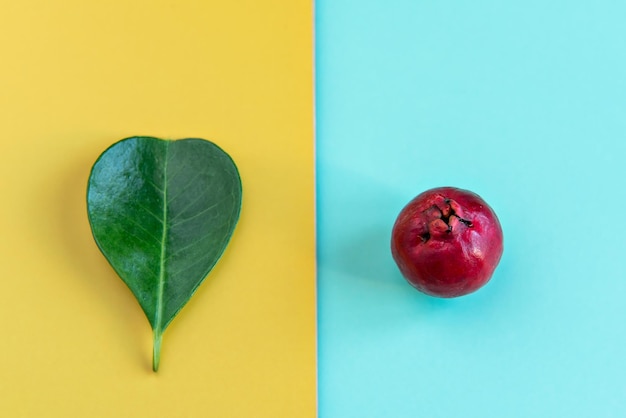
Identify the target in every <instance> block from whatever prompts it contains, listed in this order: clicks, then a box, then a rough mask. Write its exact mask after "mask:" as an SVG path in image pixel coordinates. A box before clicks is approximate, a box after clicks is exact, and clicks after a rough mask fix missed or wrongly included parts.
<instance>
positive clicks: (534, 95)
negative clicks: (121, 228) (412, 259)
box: [0, 0, 626, 418]
mask: <svg viewBox="0 0 626 418" xmlns="http://www.w3.org/2000/svg"><path fill="white" fill-rule="evenodd" d="M625 20H626V5H625V4H623V3H622V2H619V1H608V0H601V1H596V2H588V1H569V2H566V1H560V0H557V1H552V2H540V1H532V0H531V1H517V0H514V1H509V2H497V1H483V0H480V1H474V2H469V1H462V2H451V1H438V2H432V1H409V0H394V1H388V2H383V1H379V0H362V1H348V0H336V1H330V0H317V1H316V4H312V2H311V1H287V0H268V1H244V0H235V1H230V2H217V1H190V0H183V1H178V2H174V1H165V0H158V1H127V2H123V1H110V2H106V3H90V2H87V3H85V2H79V1H71V0H63V1H58V2H44V1H41V0H32V1H24V2H8V1H2V2H0V128H2V132H3V139H2V146H3V151H2V152H1V153H0V176H1V178H2V180H1V181H0V185H1V189H0V190H1V192H2V204H0V228H1V229H0V231H1V232H0V254H1V257H2V258H1V259H0V261H1V262H0V318H1V319H0V325H1V327H0V331H1V334H0V336H1V338H0V415H1V416H7V417H71V416H90V417H109V416H120V417H143V416H146V417H147V416H153V417H154V416H164V417H205V416H212V417H237V418H238V417H253V418H256V417H260V418H265V417H268V418H270V417H271V418H274V417H277V418H282V417H285V418H291V417H296V418H299V417H314V416H320V417H322V418H347V417H355V418H361V417H372V418H378V417H392V418H395V417H397V418H408V417H429V418H430V417H441V418H448V417H470V418H473V417H481V418H484V417H490V418H491V417H494V418H495V417H503V416H506V417H528V416H545V417H621V416H623V415H624V414H626V380H625V378H624V375H625V374H626V360H624V359H625V358H626V349H625V348H624V344H625V343H626V329H625V326H624V318H625V317H626V303H624V295H625V294H626V275H625V274H624V268H623V265H624V260H626V255H625V252H624V245H623V240H624V235H626V227H625V226H624V225H625V223H624V222H623V221H622V207H623V206H625V205H626V190H625V177H626V170H625V169H624V158H625V157H626V55H625V53H624V51H626V25H624V21H625ZM314 58H315V59H314ZM130 135H152V136H160V137H165V138H182V137H189V136H194V137H204V138H207V139H211V140H213V141H215V142H217V143H218V144H220V146H222V147H223V148H224V149H225V150H227V151H228V152H229V153H230V154H231V155H232V156H233V158H234V160H235V161H236V162H237V164H238V166H239V169H240V171H241V174H242V180H243V184H244V207H243V212H242V218H241V222H240V224H239V226H238V228H237V231H236V233H235V235H234V237H233V241H232V243H231V245H230V246H229V248H228V250H227V252H226V254H225V255H224V257H223V258H222V260H221V261H220V263H219V265H218V267H217V268H216V269H215V270H214V271H213V272H212V273H211V275H210V277H209V278H208V279H207V281H206V282H205V283H204V284H203V285H202V287H201V288H200V290H199V291H198V292H197V294H196V295H195V296H194V298H193V299H192V301H191V302H190V303H189V304H188V305H187V306H186V307H185V308H184V309H183V311H182V312H181V314H180V315H179V316H178V317H177V318H176V319H175V320H174V322H173V323H172V325H171V327H170V328H169V329H168V331H167V332H166V334H165V336H164V342H163V344H164V346H163V353H162V359H161V361H162V364H161V366H162V367H161V370H160V371H159V374H158V375H154V374H153V373H152V372H151V371H150V361H151V358H150V356H151V335H150V329H149V325H148V323H147V321H146V319H145V318H144V316H143V313H142V312H141V309H140V308H139V306H138V305H137V303H136V301H135V300H134V299H133V298H132V295H131V294H130V292H129V291H128V290H127V289H126V287H125V286H124V284H123V283H122V282H121V281H120V280H119V279H118V278H117V277H116V276H115V274H114V272H113V271H112V269H111V268H110V267H109V266H108V265H107V263H106V261H105V260H104V258H103V257H102V255H101V254H100V253H99V252H98V249H97V247H96V246H95V243H94V242H93V239H92V238H91V235H90V231H89V226H88V223H87V218H86V214H85V187H86V181H87V176H88V173H89V169H90V167H91V165H92V164H93V162H94V161H95V159H96V158H97V156H98V155H99V153H100V152H102V151H103V150H104V149H105V148H106V147H108V146H109V145H110V144H111V143H113V142H115V141H117V140H119V139H121V138H124V137H127V136H130ZM441 185H453V186H458V187H463V188H468V189H471V190H473V191H475V192H477V193H479V194H480V195H482V196H483V197H484V198H485V199H486V200H487V201H488V202H489V203H490V204H491V205H492V206H493V208H494V209H495V210H496V212H497V213H498V215H499V217H500V220H501V222H502V225H503V229H504V234H505V253H504V257H503V259H502V262H501V264H500V266H499V268H498V270H497V271H496V274H495V276H494V278H493V280H492V282H490V283H489V284H488V285H487V286H486V287H485V288H484V289H482V290H480V291H479V292H477V293H475V294H473V295H470V296H467V297H463V298H460V299H457V300H438V299H434V298H430V297H427V296H424V295H421V294H419V293H418V292H416V291H415V290H413V289H412V288H411V287H410V286H409V285H407V284H406V283H405V282H404V280H403V279H402V277H401V276H400V274H399V272H398V271H397V269H396V268H395V266H394V263H393V260H392V259H391V255H390V253H389V249H388V246H389V236H390V231H391V226H392V225H393V222H394V220H395V216H396V215H397V213H398V212H399V211H400V209H401V208H402V207H403V205H404V204H405V203H406V202H408V200H410V199H411V198H412V197H413V196H415V195H416V194H418V193H420V192H421V191H423V190H425V189H428V188H430V187H435V186H441Z"/></svg>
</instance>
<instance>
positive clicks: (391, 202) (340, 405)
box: [316, 0, 626, 418]
mask: <svg viewBox="0 0 626 418" xmlns="http://www.w3.org/2000/svg"><path fill="white" fill-rule="evenodd" d="M316 18H317V27H316V37H317V38H316V41H317V42H316V52H317V57H316V59H317V73H316V76H317V108H316V110H317V149H318V159H317V161H318V163H317V168H318V187H317V192H318V250H319V261H318V269H319V278H318V299H319V301H318V305H319V323H318V327H319V401H320V417H322V418H345V417H359V418H367V417H371V418H379V417H394V418H408V417H429V418H435V417H440V418H450V417H463V418H474V417H476V418H478V417H480V418H496V417H504V416H506V417H520V418H521V417H529V416H545V417H548V416H549V417H573V416H577V417H583V416H589V417H590V416H593V417H617V416H622V415H624V413H625V412H626V397H625V396H624V395H626V383H625V381H624V378H623V376H624V374H625V373H626V363H625V362H624V358H625V357H626V349H625V348H624V347H625V346H626V344H625V343H626V329H625V328H624V321H623V318H624V317H626V303H624V293H625V292H626V281H625V280H624V277H625V274H624V267H623V264H624V263H623V260H624V245H623V237H624V235H625V234H626V226H624V225H625V224H624V222H622V221H621V207H622V206H624V205H625V204H626V191H625V189H624V178H625V177H626V170H625V169H624V158H625V157H626V119H625V118H624V115H625V114H626V59H625V58H624V54H623V53H622V51H623V50H624V42H625V41H626V26H624V24H623V22H624V18H626V5H624V3H621V2H614V1H599V2H582V1H574V2H571V1H568V2H565V1H556V2H540V1H523V2H522V1H512V2H511V1H510V2H496V1H473V2H468V1H466V2H449V1H444V2H423V1H409V0H404V1H403V0H398V1H393V2H382V1H373V0H364V1H359V2H353V1H347V0H339V1H326V0H318V2H317V11H316ZM438 186H455V187H461V188H464V189H469V190H472V191H474V192H476V193H478V194H479V195H480V196H481V197H483V198H484V199H485V200H486V201H487V202H488V203H489V205H491V206H492V208H493V209H494V210H495V212H496V214H497V215H498V217H499V219H500V222H501V223H502V229H503V231H504V254H503V257H502V261H501V262H500V265H499V267H498V268H497V269H496V271H495V274H494V276H493V278H492V280H491V281H490V282H489V283H488V284H487V285H486V286H485V287H483V288H482V289H480V290H478V291H477V292H476V293H473V294H471V295H469V296H464V297H462V298H458V299H449V300H448V299H446V300H444V299H436V298H432V297H429V296H425V295H423V294H421V293H419V292H417V291H416V290H414V289H413V288H412V287H411V286H410V285H409V284H407V283H406V281H405V280H404V279H403V278H402V276H401V274H400V272H399V270H398V268H397V267H396V265H395V263H394V261H393V259H392V257H391V251H390V240H391V229H392V226H393V222H394V221H395V219H396V216H397V215H398V213H399V212H400V210H401V209H402V208H403V207H404V205H405V204H406V203H408V202H409V200H411V199H412V198H413V197H415V196H416V195H417V194H419V193H421V192H423V191H425V190H427V189H430V188H432V187H438Z"/></svg>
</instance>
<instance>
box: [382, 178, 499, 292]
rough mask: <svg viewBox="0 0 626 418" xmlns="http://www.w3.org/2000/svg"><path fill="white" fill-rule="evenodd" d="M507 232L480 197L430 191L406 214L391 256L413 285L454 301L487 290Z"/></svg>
mask: <svg viewBox="0 0 626 418" xmlns="http://www.w3.org/2000/svg"><path fill="white" fill-rule="evenodd" d="M502 249H503V247H502V228H501V227H500V222H499V221H498V218H497V217H496V214H495V213H494V212H493V210H492V209H491V208H490V207H489V205H488V204H487V203H486V202H485V201H484V200H483V199H482V198H481V197H480V196H478V195H477V194H475V193H472V192H470V191H467V190H462V189H456V188H453V187H440V188H436V189H431V190H427V191H425V192H424V193H422V194H420V195H419V196H417V197H416V198H415V199H413V200H411V201H410V202H409V204H408V205H406V206H405V207H404V209H402V211H401V212H400V215H398V219H396V223H395V225H394V226H393V233H392V237H391V253H392V254H393V258H394V260H395V261H396V263H397V264H398V267H399V268H400V271H401V272H402V274H403V275H404V277H405V278H406V279H407V280H408V282H409V283H410V284H412V285H413V286H415V287H416V288H417V289H418V290H420V291H422V292H424V293H426V294H429V295H431V296H438V297H442V298H453V297H457V296H463V295H467V294H468V293H472V292H474V291H476V290H478V289H479V288H480V287H482V286H483V285H484V284H485V283H487V282H488V281H489V279H490V278H491V276H492V275H493V272H494V270H495V269H496V266H497V265H498V262H499V261H500V257H502Z"/></svg>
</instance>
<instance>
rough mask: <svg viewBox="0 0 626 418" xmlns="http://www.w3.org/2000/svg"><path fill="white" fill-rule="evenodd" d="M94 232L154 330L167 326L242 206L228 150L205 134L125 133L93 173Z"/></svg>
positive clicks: (220, 248)
mask: <svg viewBox="0 0 626 418" xmlns="http://www.w3.org/2000/svg"><path fill="white" fill-rule="evenodd" d="M87 209H88V215H89V221H90V223H91V229H92V232H93V235H94V238H95V240H96V242H97V244H98V246H99V247H100V250H101V251H102V253H103V254H104V255H105V257H106V258H107V260H108V261H109V263H110V264H111V265H112V266H113V268H114V269H115V271H116V272H117V273H118V274H119V276H120V277H121V278H122V280H123V281H124V282H125V283H126V284H127V285H128V287H129V288H130V290H131V291H132V292H133V294H134V295H135V297H136V298H137V300H138V301H139V304H140V305H141V308H142V309H143V311H144V312H145V314H146V316H147V317H148V320H149V321H150V325H151V326H152V330H153V333H154V355H153V369H154V370H155V371H156V370H157V369H158V366H159V358H160V347H161V338H162V334H163V331H164V330H165V328H166V327H167V326H168V324H169V323H170V322H171V321H172V319H173V318H174V317H175V316H176V314H177V313H178V312H179V311H180V309H181V308H182V307H183V306H184V305H185V304H186V303H187V301H188V300H189V299H190V298H191V296H192V295H193V294H194V292H195V291H196V289H197V288H198V286H199V285H200V284H201V283H202V281H203V280H204V278H205V277H206V276H207V274H208V273H209V272H210V271H211V269H212V268H213V266H214V265H215V263H216V262H217V261H218V260H219V258H220V256H221V255H222V253H223V252H224V250H225V248H226V246H227V245H228V242H229V240H230V237H231V236H232V234H233V231H234V229H235V225H236V224H237V221H238V219H239V213H240V209H241V180H240V177H239V173H238V171H237V167H236V166H235V164H234V162H233V161H232V159H231V158H230V156H229V155H228V154H226V153H225V152H224V151H222V150H221V149H220V148H219V147H218V146H216V145H215V144H213V143H211V142H209V141H205V140H202V139H183V140H177V141H168V140H161V139H157V138H150V137H133V138H128V139H124V140H122V141H120V142H117V143H116V144H114V145H112V146H111V147H110V148H108V149H107V150H106V151H105V152H104V153H103V154H102V155H101V156H100V157H99V158H98V160H97V161H96V163H95V164H94V166H93V168H92V171H91V175H90V177H89V185H88V190H87Z"/></svg>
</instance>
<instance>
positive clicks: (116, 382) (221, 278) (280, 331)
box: [0, 0, 315, 418]
mask: <svg viewBox="0 0 626 418" xmlns="http://www.w3.org/2000/svg"><path fill="white" fill-rule="evenodd" d="M0 5H1V7H0V127H1V129H2V151H1V152H0V176H1V177H0V178H1V180H0V181H1V184H2V189H1V192H2V194H1V196H2V204H1V205H0V222H1V224H0V225H1V229H0V231H1V232H0V234H1V237H2V238H1V239H0V254H2V260H1V263H0V321H1V322H0V324H1V327H0V332H1V338H0V416H2V417H57V416H58V417H113V416H115V417H143V416H146V417H147V416H150V417H209V416H210V417H272V418H277V417H313V416H315V301H314V296H315V294H314V289H315V278H314V261H315V260H314V213H313V212H314V183H313V181H314V180H313V85H312V84H313V80H312V68H313V64H312V4H311V2H309V1H304V0H303V1H295V0H264V1H257V0H248V1H245V0H229V1H216V0H211V1H206V0H205V1H200V0H198V1H188V0H187V1H178V0H171V1H165V0H158V1H154V0H153V1H127V0H115V1H106V2H104V1H103V2H91V1H83V0H81V1H57V2H49V1H4V0H3V1H2V2H0ZM132 135H151V136H157V137H163V138H183V137H191V136H194V137H201V138H206V139H210V140H213V141H215V142H216V143H218V144H219V145H220V146H221V147H223V148H224V149H225V150H226V151H227V152H228V153H230V154H231V156H232V157H233V158H234V160H235V162H236V163H237V165H238V166H239V169H240V172H241V176H242V180H243V187H244V203H243V210H242V217H241V220H240V223H239V226H238V227H237V230H236V231H235V235H234V237H233V240H232V242H231V245H230V246H229V248H228V249H227V251H226V253H225V255H224V257H223V258H222V259H221V261H220V262H219V263H218V266H217V267H216V269H215V270H214V271H213V272H212V273H211V275H210V276H209V278H208V279H207V280H206V281H205V283H204V284H203V285H202V286H201V287H200V289H199V290H198V292H197V293H196V294H195V296H194V297H193V298H192V300H191V301H190V302H189V304H188V305H187V306H186V307H185V308H184V309H183V310H182V311H181V313H180V314H179V315H178V317H177V318H176V319H174V321H173V323H172V325H171V326H170V327H169V328H168V330H167V331H166V332H165V334H164V340H163V351H162V357H161V369H160V370H159V373H158V374H154V373H153V372H152V371H151V349H152V348H151V331H150V326H149V324H148V321H147V320H146V318H145V317H144V314H143V312H142V311H141V309H140V308H139V305H138V304H137V302H136V301H135V300H134V298H133V296H132V295H131V293H130V291H129V290H128V289H127V288H126V286H125V285H124V284H123V283H122V281H121V280H120V279H118V277H117V276H116V275H115V273H114V272H113V271H112V269H111V268H110V267H109V266H108V264H107V262H106V261H105V259H104V257H103V256H102V255H101V254H100V253H99V251H98V249H97V247H96V245H95V243H94V241H93V239H92V237H91V234H90V230H89V226H88V222H87V217H86V209H85V188H86V182H87V177H88V174H89V169H90V167H91V165H92V164H93V162H94V161H95V160H96V158H97V157H98V155H99V154H100V153H101V152H102V151H103V150H104V149H105V148H106V147H107V146H109V145H110V144H112V143H113V142H115V141H117V140H119V139H122V138H124V137H128V136H132Z"/></svg>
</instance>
